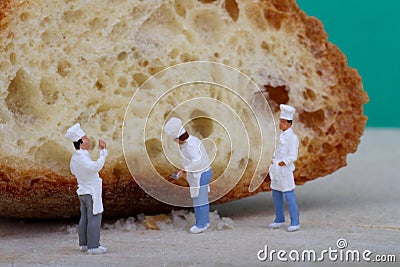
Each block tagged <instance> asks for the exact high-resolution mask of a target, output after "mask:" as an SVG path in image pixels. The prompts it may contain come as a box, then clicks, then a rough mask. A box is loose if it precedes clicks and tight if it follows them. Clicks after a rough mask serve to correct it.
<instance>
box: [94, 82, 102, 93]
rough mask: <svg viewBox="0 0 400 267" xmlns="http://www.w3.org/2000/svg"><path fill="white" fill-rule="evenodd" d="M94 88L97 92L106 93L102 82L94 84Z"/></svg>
mask: <svg viewBox="0 0 400 267" xmlns="http://www.w3.org/2000/svg"><path fill="white" fill-rule="evenodd" d="M94 86H95V87H96V88H97V90H99V91H105V89H104V85H103V84H102V83H101V82H100V81H97V82H96V83H95V84H94Z"/></svg>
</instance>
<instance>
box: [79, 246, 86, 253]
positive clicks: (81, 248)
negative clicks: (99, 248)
mask: <svg viewBox="0 0 400 267" xmlns="http://www.w3.org/2000/svg"><path fill="white" fill-rule="evenodd" d="M79 251H80V252H86V251H87V246H79Z"/></svg>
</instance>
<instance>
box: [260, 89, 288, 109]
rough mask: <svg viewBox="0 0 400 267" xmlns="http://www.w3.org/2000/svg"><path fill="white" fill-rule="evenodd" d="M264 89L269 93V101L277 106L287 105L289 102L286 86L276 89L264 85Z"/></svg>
mask: <svg viewBox="0 0 400 267" xmlns="http://www.w3.org/2000/svg"><path fill="white" fill-rule="evenodd" d="M264 88H265V90H266V91H267V92H268V99H269V100H271V101H273V102H275V103H276V104H278V105H280V104H287V103H288V102H289V93H288V91H287V90H286V86H285V85H282V86H277V87H274V86H271V85H268V84H267V85H264Z"/></svg>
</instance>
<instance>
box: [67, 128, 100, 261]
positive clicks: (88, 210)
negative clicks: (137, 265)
mask: <svg viewBox="0 0 400 267" xmlns="http://www.w3.org/2000/svg"><path fill="white" fill-rule="evenodd" d="M65 137H67V138H68V139H70V140H71V141H72V142H73V144H74V147H75V152H74V154H73V155H72V157H71V162H70V168H71V173H72V174H73V175H74V176H75V177H76V179H77V181H78V189H77V190H76V192H77V194H78V198H79V202H80V212H81V217H80V220H79V226H78V236H79V250H80V251H81V252H87V253H88V254H89V255H98V254H104V253H106V251H107V249H106V248H105V247H103V246H101V245H100V227H101V219H102V213H103V201H102V179H101V178H100V176H99V171H100V170H101V169H102V168H103V166H104V163H105V160H106V157H107V154H108V152H107V150H106V143H105V142H104V141H103V140H99V148H100V149H101V150H100V156H99V158H98V159H97V160H96V161H93V160H92V159H91V158H90V155H89V151H88V150H89V148H90V139H89V138H88V137H87V135H86V133H85V132H84V131H83V130H82V129H81V127H80V124H79V123H77V124H75V125H74V126H72V127H71V128H69V129H68V130H67V133H66V134H65Z"/></svg>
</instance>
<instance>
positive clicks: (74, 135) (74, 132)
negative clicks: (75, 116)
mask: <svg viewBox="0 0 400 267" xmlns="http://www.w3.org/2000/svg"><path fill="white" fill-rule="evenodd" d="M85 135H86V133H85V132H84V131H83V130H82V129H81V125H80V124H79V123H77V124H75V125H74V126H72V127H70V128H69V129H68V130H67V133H66V134H65V137H66V138H68V139H70V140H71V141H72V142H76V141H78V140H79V139H81V138H82V137H83V136H85Z"/></svg>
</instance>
